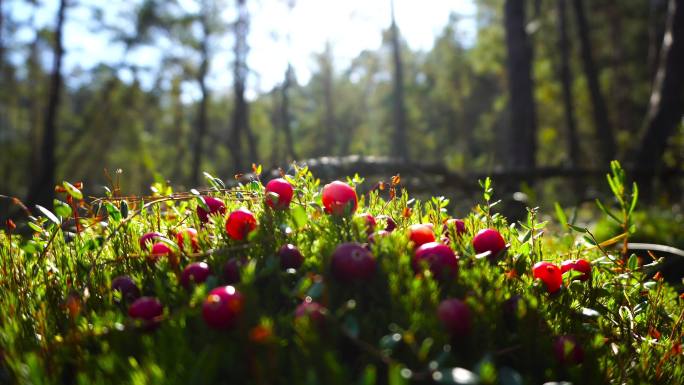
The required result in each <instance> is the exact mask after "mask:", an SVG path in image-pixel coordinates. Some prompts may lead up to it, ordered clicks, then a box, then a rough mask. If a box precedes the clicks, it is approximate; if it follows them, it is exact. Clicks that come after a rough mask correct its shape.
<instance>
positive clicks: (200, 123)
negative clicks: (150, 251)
mask: <svg viewBox="0 0 684 385" xmlns="http://www.w3.org/2000/svg"><path fill="white" fill-rule="evenodd" d="M202 12H203V14H202V31H203V36H202V41H201V42H200V54H201V57H202V59H201V60H202V62H201V64H200V68H199V73H198V74H197V83H198V84H199V87H200V93H201V94H202V96H201V99H200V102H199V108H198V111H197V136H195V142H194V149H193V152H192V184H193V185H194V186H197V185H199V183H200V169H201V168H202V152H203V151H204V138H205V137H206V136H207V103H208V102H209V90H208V89H207V82H206V78H207V72H208V71H209V47H208V44H207V39H208V38H209V27H208V25H207V20H206V17H207V15H206V14H205V13H204V12H206V10H202Z"/></svg>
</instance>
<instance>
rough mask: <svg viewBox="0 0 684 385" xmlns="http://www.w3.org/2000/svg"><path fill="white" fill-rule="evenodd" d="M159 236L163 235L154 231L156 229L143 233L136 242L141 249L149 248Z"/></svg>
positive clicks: (146, 249)
mask: <svg viewBox="0 0 684 385" xmlns="http://www.w3.org/2000/svg"><path fill="white" fill-rule="evenodd" d="M161 237H163V235H162V234H160V233H158V232H156V231H155V232H151V233H146V234H144V235H143V236H142V237H140V239H139V240H138V243H139V244H140V250H143V251H148V250H150V247H151V246H152V245H153V244H154V243H155V242H156V241H157V240H158V239H159V238H161Z"/></svg>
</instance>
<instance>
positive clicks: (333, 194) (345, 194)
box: [321, 180, 358, 216]
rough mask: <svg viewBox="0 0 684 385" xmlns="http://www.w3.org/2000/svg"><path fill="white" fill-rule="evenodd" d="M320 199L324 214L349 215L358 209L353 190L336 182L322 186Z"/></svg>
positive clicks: (342, 183)
mask: <svg viewBox="0 0 684 385" xmlns="http://www.w3.org/2000/svg"><path fill="white" fill-rule="evenodd" d="M321 199H322V201H323V207H324V208H325V212H326V213H328V214H332V215H337V216H344V215H350V214H353V213H354V212H355V211H356V208H357V207H358V202H357V198H356V191H355V190H354V188H353V187H351V186H349V185H348V184H346V183H344V182H340V181H338V180H336V181H334V182H332V183H329V184H326V185H325V186H323V193H322V196H321Z"/></svg>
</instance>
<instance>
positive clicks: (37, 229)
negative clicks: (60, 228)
mask: <svg viewBox="0 0 684 385" xmlns="http://www.w3.org/2000/svg"><path fill="white" fill-rule="evenodd" d="M28 227H30V228H32V229H33V231H35V232H37V233H42V232H43V230H44V229H43V228H42V227H40V226H39V225H38V224H37V223H35V222H28Z"/></svg>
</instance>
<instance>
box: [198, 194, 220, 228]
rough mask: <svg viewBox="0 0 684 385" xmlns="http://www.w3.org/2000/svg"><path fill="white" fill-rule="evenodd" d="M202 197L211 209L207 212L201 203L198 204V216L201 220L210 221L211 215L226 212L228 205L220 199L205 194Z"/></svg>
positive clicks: (203, 221)
mask: <svg viewBox="0 0 684 385" xmlns="http://www.w3.org/2000/svg"><path fill="white" fill-rule="evenodd" d="M202 199H204V203H206V205H207V207H208V208H209V211H208V212H207V211H206V210H205V209H203V208H202V206H201V205H197V216H198V217H199V220H200V222H202V223H207V222H209V216H210V215H217V214H221V215H223V214H225V213H226V205H224V204H223V202H221V201H220V200H218V199H216V198H214V197H210V196H203V197H202Z"/></svg>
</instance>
